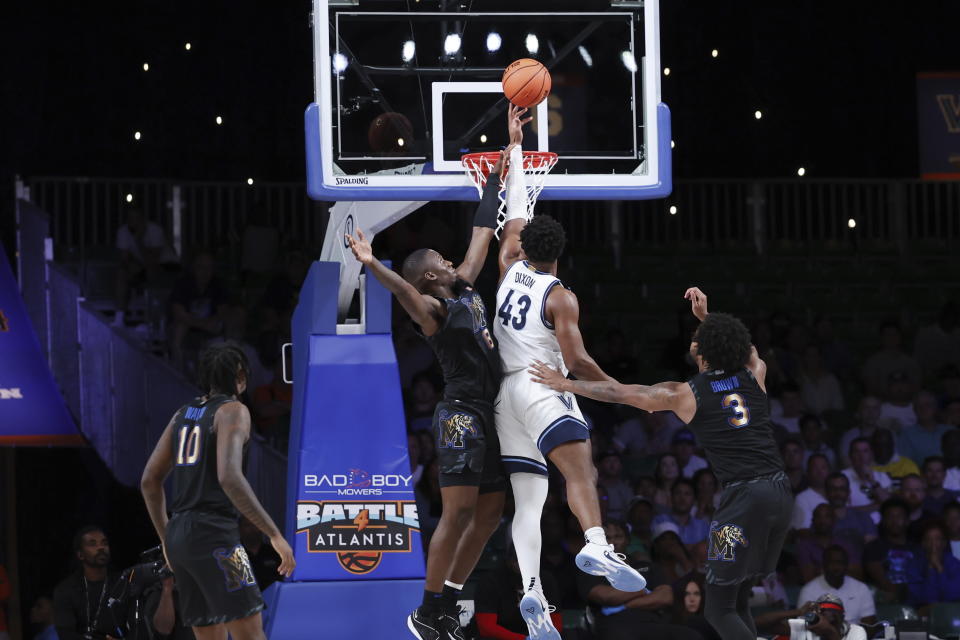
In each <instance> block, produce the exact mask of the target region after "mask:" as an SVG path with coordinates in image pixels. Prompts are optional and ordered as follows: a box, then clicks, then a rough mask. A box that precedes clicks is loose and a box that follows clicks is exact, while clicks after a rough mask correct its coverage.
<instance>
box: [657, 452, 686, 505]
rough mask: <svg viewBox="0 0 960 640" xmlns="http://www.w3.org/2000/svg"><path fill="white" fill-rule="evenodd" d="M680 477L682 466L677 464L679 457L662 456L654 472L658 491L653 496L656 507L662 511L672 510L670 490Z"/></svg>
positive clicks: (670, 454)
mask: <svg viewBox="0 0 960 640" xmlns="http://www.w3.org/2000/svg"><path fill="white" fill-rule="evenodd" d="M679 477H680V464H679V462H677V456H675V455H673V454H672V453H664V454H662V455H661V456H660V459H659V460H657V466H656V468H655V469H654V471H653V478H654V480H656V482H657V491H656V493H654V496H653V502H654V505H656V506H657V507H660V508H662V509H669V508H670V505H671V500H670V490H671V489H672V488H673V483H674V482H676V481H677V478H679Z"/></svg>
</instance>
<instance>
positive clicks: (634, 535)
mask: <svg viewBox="0 0 960 640" xmlns="http://www.w3.org/2000/svg"><path fill="white" fill-rule="evenodd" d="M653 518H654V511H653V503H652V502H650V500H648V499H647V498H643V497H636V498H634V499H633V502H632V503H631V505H630V510H629V511H627V524H628V525H629V527H630V542H629V543H628V544H627V555H628V556H630V557H632V558H633V559H634V560H635V561H637V562H649V561H650V556H651V552H652V551H653V533H652V531H651V529H652V526H653Z"/></svg>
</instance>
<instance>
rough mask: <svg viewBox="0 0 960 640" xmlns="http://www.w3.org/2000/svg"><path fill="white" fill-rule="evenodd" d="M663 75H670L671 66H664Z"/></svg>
mask: <svg viewBox="0 0 960 640" xmlns="http://www.w3.org/2000/svg"><path fill="white" fill-rule="evenodd" d="M663 75H665V76H668V75H670V67H664V68H663Z"/></svg>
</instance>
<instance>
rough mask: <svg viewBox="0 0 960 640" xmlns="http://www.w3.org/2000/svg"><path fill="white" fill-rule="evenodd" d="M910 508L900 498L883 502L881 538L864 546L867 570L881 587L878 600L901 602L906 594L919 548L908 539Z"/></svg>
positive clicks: (875, 584) (864, 564) (869, 580)
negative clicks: (910, 573) (912, 564)
mask: <svg viewBox="0 0 960 640" xmlns="http://www.w3.org/2000/svg"><path fill="white" fill-rule="evenodd" d="M909 513H910V509H909V507H908V506H907V504H906V503H905V502H904V501H903V500H901V499H900V498H889V499H888V500H886V501H884V503H883V504H882V505H880V537H879V538H877V539H876V540H874V541H873V542H868V543H867V545H866V546H865V547H864V549H863V571H864V575H866V576H867V581H868V582H869V583H871V584H873V585H874V586H875V587H876V588H877V601H878V602H879V601H884V602H898V601H902V600H903V598H904V597H905V596H906V585H907V567H908V566H909V564H910V562H911V561H912V559H913V558H914V556H915V555H916V553H917V552H916V548H915V547H914V545H913V544H911V543H910V541H909V540H908V539H907V523H908V520H907V518H908V514H909Z"/></svg>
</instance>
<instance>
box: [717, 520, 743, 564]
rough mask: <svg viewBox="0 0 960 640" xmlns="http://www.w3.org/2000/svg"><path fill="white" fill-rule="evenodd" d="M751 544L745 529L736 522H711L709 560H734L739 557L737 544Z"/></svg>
mask: <svg viewBox="0 0 960 640" xmlns="http://www.w3.org/2000/svg"><path fill="white" fill-rule="evenodd" d="M738 544H739V545H740V546H742V547H746V546H749V542H748V541H747V537H746V536H745V535H743V529H742V528H740V527H739V526H737V525H735V524H724V525H720V524H717V521H716V520H714V521H713V522H711V523H710V544H709V548H708V549H707V560H722V561H723V562H733V561H735V560H736V559H737V545H738Z"/></svg>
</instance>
